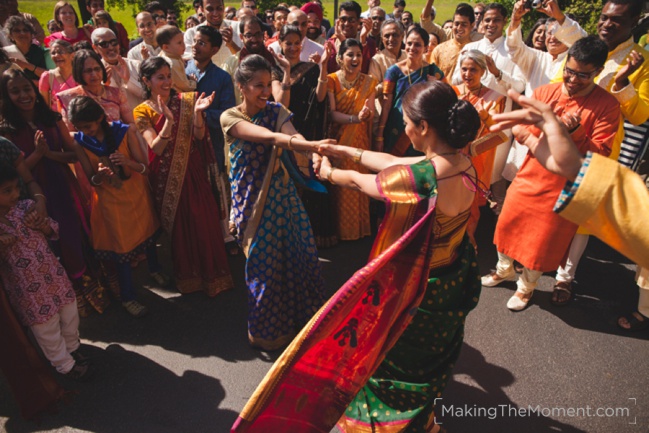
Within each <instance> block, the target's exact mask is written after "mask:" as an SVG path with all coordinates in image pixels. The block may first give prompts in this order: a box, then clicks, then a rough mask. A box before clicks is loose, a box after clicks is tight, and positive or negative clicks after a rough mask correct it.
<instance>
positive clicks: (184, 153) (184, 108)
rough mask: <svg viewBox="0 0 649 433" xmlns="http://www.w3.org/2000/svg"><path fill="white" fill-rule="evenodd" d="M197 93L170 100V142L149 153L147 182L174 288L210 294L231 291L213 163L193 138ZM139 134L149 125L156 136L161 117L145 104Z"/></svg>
mask: <svg viewBox="0 0 649 433" xmlns="http://www.w3.org/2000/svg"><path fill="white" fill-rule="evenodd" d="M195 103H196V94H195V93H181V94H178V95H175V96H173V97H172V98H171V100H170V101H169V109H170V110H171V111H172V112H173V113H174V127H173V130H172V133H171V135H172V137H173V138H172V139H171V140H169V142H168V144H167V146H166V147H165V149H164V151H163V152H162V155H154V154H152V153H151V154H150V159H151V162H150V166H149V168H150V170H151V174H150V176H149V180H150V181H151V188H152V191H153V198H154V201H155V205H156V210H157V211H158V214H159V215H160V222H161V224H162V228H163V229H164V230H165V231H166V232H167V233H169V235H170V237H171V243H172V259H173V265H174V273H175V276H176V286H177V288H178V290H179V291H180V292H181V293H191V292H196V291H200V290H203V291H205V292H206V293H207V294H208V295H209V296H216V295H217V294H218V293H220V292H222V291H224V290H227V289H230V288H232V287H234V283H233V281H232V276H231V275H230V267H229V264H228V259H227V256H226V253H225V244H224V242H223V233H222V232H221V224H220V222H219V221H220V219H221V218H222V217H223V215H224V214H223V212H224V211H222V210H220V209H219V206H218V204H217V199H216V198H215V195H218V194H216V193H217V191H216V187H215V185H216V183H215V182H216V180H217V178H218V173H216V171H215V170H216V159H215V157H214V151H213V149H212V146H211V144H209V143H210V140H209V136H207V135H206V136H205V137H204V138H203V139H202V140H195V139H194V137H193V120H192V118H193V116H194V104H195ZM134 114H135V117H136V124H137V125H138V128H139V129H140V131H143V130H144V129H146V128H147V127H148V125H149V124H150V125H153V127H154V129H155V130H156V132H158V133H159V132H160V131H161V130H162V127H163V126H164V122H165V118H164V116H161V115H159V114H158V113H156V112H155V111H153V109H152V108H151V107H150V106H148V105H147V104H146V103H144V104H141V105H139V106H138V107H137V108H136V109H135V110H134Z"/></svg>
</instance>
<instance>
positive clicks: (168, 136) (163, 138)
mask: <svg viewBox="0 0 649 433" xmlns="http://www.w3.org/2000/svg"><path fill="white" fill-rule="evenodd" d="M158 138H160V139H162V140H169V139H170V138H171V134H169V135H158Z"/></svg>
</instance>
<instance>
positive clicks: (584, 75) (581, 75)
mask: <svg viewBox="0 0 649 433" xmlns="http://www.w3.org/2000/svg"><path fill="white" fill-rule="evenodd" d="M596 73H597V69H595V70H594V71H591V72H577V71H575V70H573V69H570V68H569V67H567V66H564V67H563V75H565V76H567V77H575V78H577V79H579V80H582V81H586V80H590V79H591V78H593V76H594V75H595V74H596Z"/></svg>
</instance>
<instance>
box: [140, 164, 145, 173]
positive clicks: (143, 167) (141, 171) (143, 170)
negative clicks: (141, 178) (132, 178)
mask: <svg viewBox="0 0 649 433" xmlns="http://www.w3.org/2000/svg"><path fill="white" fill-rule="evenodd" d="M140 165H141V166H142V170H140V174H144V172H145V171H146V165H144V164H143V163H140Z"/></svg>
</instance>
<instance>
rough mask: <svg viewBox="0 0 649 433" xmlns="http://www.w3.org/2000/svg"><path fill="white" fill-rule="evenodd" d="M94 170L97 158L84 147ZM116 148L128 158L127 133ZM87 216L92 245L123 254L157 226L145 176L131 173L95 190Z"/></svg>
mask: <svg viewBox="0 0 649 433" xmlns="http://www.w3.org/2000/svg"><path fill="white" fill-rule="evenodd" d="M84 150H85V152H86V155H87V156H88V159H89V160H90V164H92V166H93V167H94V168H95V169H96V167H97V166H98V164H99V157H98V156H97V155H95V154H94V153H92V152H90V151H89V150H87V149H84ZM118 151H119V152H121V153H123V154H124V155H126V157H127V158H132V157H131V152H130V150H129V147H128V134H127V135H125V136H124V139H123V140H122V143H121V144H120V146H119V148H118ZM95 190H96V192H97V194H95V195H94V200H93V204H92V213H91V215H90V229H91V232H92V235H91V237H92V247H93V249H95V250H98V251H110V252H114V253H117V254H120V255H121V254H127V253H129V252H131V251H133V250H134V249H135V248H137V247H138V246H139V245H141V244H142V243H144V242H145V241H147V240H148V239H149V238H150V237H151V236H153V234H154V233H155V232H156V231H157V230H158V228H159V227H160V222H159V221H158V216H157V215H156V213H155V211H154V207H153V199H152V198H151V191H150V190H149V183H148V179H147V177H146V176H142V175H141V174H139V173H135V172H132V173H131V177H130V178H129V179H127V180H124V181H123V182H122V185H121V187H120V188H115V187H114V186H112V185H111V184H110V183H109V182H107V181H106V182H104V183H102V185H101V186H99V187H97V188H96V189H95Z"/></svg>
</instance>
